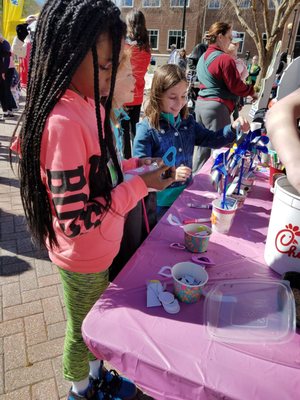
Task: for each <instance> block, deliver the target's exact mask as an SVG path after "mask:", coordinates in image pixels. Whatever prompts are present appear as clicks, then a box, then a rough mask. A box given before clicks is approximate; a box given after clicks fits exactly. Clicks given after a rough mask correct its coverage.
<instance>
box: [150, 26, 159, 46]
mask: <svg viewBox="0 0 300 400" xmlns="http://www.w3.org/2000/svg"><path fill="white" fill-rule="evenodd" d="M148 35H149V41H150V46H151V49H152V50H158V38H159V30H158V29H148Z"/></svg>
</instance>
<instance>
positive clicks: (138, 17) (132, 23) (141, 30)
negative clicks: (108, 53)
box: [122, 9, 151, 159]
mask: <svg viewBox="0 0 300 400" xmlns="http://www.w3.org/2000/svg"><path fill="white" fill-rule="evenodd" d="M126 24H127V39H126V48H128V49H129V51H130V53H131V57H130V60H131V66H132V72H133V76H134V78H135V88H134V99H133V101H132V102H131V103H128V104H125V106H126V108H127V113H128V116H129V118H130V119H129V120H123V121H122V128H123V146H124V148H123V154H124V157H125V158H126V159H128V158H130V157H131V140H133V139H134V137H135V125H136V124H137V123H138V122H139V119H140V111H141V106H142V102H143V95H144V87H145V74H146V72H147V68H148V66H149V63H150V58H151V52H150V44H149V36H148V32H147V29H146V21H145V16H144V14H143V13H142V11H140V10H137V9H133V10H132V11H130V12H129V13H128V14H127V16H126Z"/></svg>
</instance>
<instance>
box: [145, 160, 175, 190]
mask: <svg viewBox="0 0 300 400" xmlns="http://www.w3.org/2000/svg"><path fill="white" fill-rule="evenodd" d="M166 171H168V177H167V178H163V177H162V175H163V174H164V173H165V172H166ZM140 177H141V178H142V179H143V181H144V182H145V184H146V186H147V187H148V188H153V189H156V190H163V189H165V188H166V187H168V186H170V185H171V184H172V183H173V182H174V181H175V167H168V166H167V165H165V164H161V165H160V166H159V167H158V168H157V169H155V170H154V171H150V172H146V173H144V174H141V175H140Z"/></svg>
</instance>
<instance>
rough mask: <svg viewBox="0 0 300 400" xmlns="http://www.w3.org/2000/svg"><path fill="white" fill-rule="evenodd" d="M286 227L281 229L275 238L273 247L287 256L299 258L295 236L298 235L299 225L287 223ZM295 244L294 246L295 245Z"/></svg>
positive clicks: (299, 234) (299, 232)
mask: <svg viewBox="0 0 300 400" xmlns="http://www.w3.org/2000/svg"><path fill="white" fill-rule="evenodd" d="M285 228H286V229H281V231H279V232H278V233H277V235H276V238H275V247H276V249H277V251H278V252H279V253H282V254H286V255H287V256H288V257H293V258H300V251H297V244H298V242H297V240H296V236H300V230H299V226H293V225H292V224H288V225H286V226H285ZM295 245H296V246H295Z"/></svg>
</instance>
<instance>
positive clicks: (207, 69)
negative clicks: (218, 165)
mask: <svg viewBox="0 0 300 400" xmlns="http://www.w3.org/2000/svg"><path fill="white" fill-rule="evenodd" d="M206 36H207V38H208V41H209V46H208V49H207V50H206V52H205V53H204V54H203V55H202V57H201V58H200V60H199V62H198V64H197V76H198V80H199V82H200V91H199V93H198V99H197V103H196V108H195V114H196V120H197V122H201V123H202V124H203V125H204V126H205V127H206V128H207V129H210V130H212V131H216V130H219V129H221V128H222V127H224V126H225V125H227V124H230V115H231V113H232V111H233V110H234V108H235V104H236V101H237V98H238V96H248V95H249V96H252V97H254V96H255V95H254V89H253V87H252V86H251V85H246V84H245V83H244V82H243V81H242V80H241V78H240V74H239V72H238V70H237V68H236V65H235V62H234V60H233V59H232V57H231V56H230V55H229V54H227V51H228V47H229V45H230V43H231V41H232V28H231V25H230V24H228V23H226V22H215V23H214V24H213V25H212V26H211V27H210V28H209V31H208V32H207V35H206ZM210 154H211V150H210V148H206V147H205V148H203V149H202V148H200V147H196V148H195V152H194V159H193V173H196V172H198V171H199V170H200V169H201V167H202V166H203V165H204V163H205V162H206V161H207V160H208V158H209V157H210Z"/></svg>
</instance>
